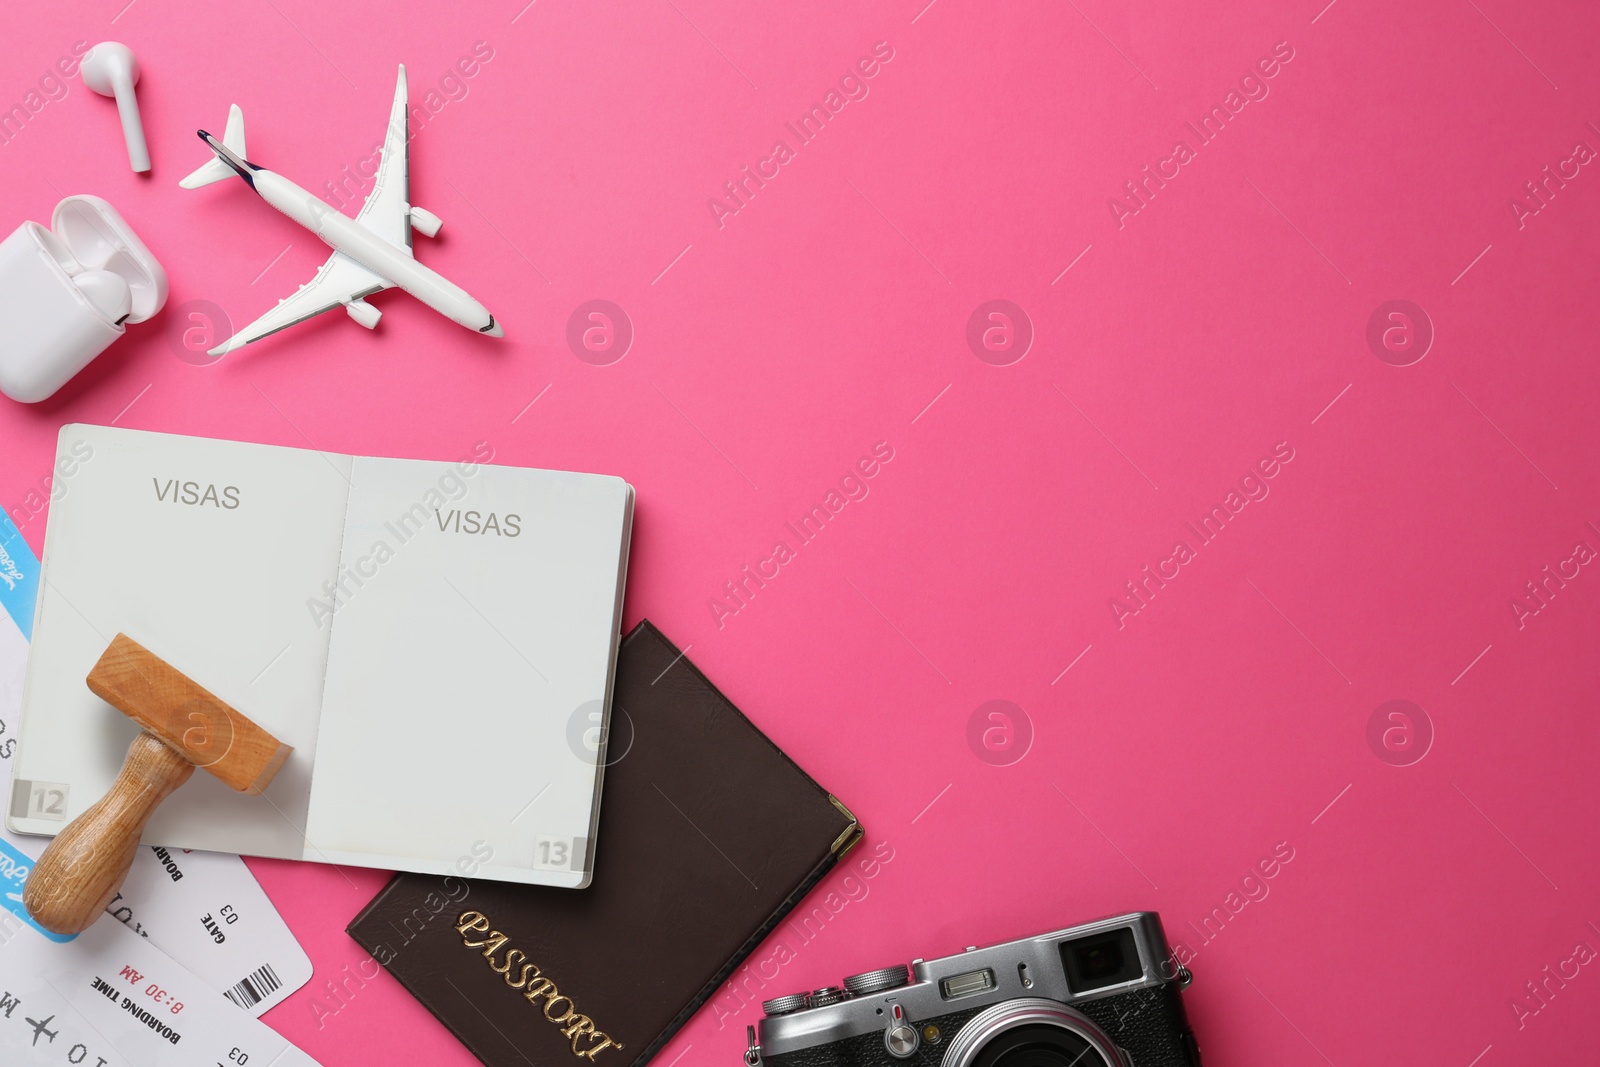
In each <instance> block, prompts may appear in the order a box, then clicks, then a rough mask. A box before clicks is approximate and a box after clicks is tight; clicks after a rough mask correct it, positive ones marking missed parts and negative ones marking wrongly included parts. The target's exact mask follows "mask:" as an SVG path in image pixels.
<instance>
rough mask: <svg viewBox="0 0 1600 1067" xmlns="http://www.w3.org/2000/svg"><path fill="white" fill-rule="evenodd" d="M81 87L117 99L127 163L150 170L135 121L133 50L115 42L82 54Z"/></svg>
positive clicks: (136, 71)
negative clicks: (125, 145) (125, 141)
mask: <svg viewBox="0 0 1600 1067" xmlns="http://www.w3.org/2000/svg"><path fill="white" fill-rule="evenodd" d="M78 69H79V70H80V71H81V72H82V74H83V84H84V85H86V86H87V87H89V88H90V89H93V90H94V91H95V92H97V93H99V94H100V95H101V96H114V97H116V98H117V111H118V113H119V114H120V115H121V116H122V136H123V137H124V138H125V139H126V140H127V142H128V163H129V164H130V165H131V166H132V167H133V169H134V170H136V171H138V172H139V173H141V174H142V173H144V172H145V171H148V170H149V169H150V149H149V148H147V147H146V146H145V143H144V125H143V123H141V122H140V121H139V101H138V100H137V99H135V98H134V95H133V87H134V85H135V84H136V83H137V82H138V81H139V60H138V58H137V57H136V56H134V54H133V49H131V48H129V47H128V46H127V45H125V44H118V43H117V42H116V41H106V42H105V43H103V44H97V45H95V46H94V47H93V48H91V49H89V51H88V52H86V53H85V54H84V57H83V63H82V65H81V66H80V67H79V68H78Z"/></svg>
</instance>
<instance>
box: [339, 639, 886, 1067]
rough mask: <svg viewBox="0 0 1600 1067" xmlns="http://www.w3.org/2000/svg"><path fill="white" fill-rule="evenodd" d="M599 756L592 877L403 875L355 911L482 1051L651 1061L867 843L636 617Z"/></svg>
mask: <svg viewBox="0 0 1600 1067" xmlns="http://www.w3.org/2000/svg"><path fill="white" fill-rule="evenodd" d="M605 758H606V759H607V761H608V763H609V766H608V768H607V770H606V784H605V795H604V804H603V807H602V810H601V815H600V819H601V833H600V835H599V840H600V844H599V847H598V850H597V852H596V855H595V860H594V881H593V883H592V884H591V885H590V886H589V888H587V889H579V890H572V889H560V888H551V887H545V886H529V885H513V884H509V883H504V882H487V881H474V880H470V879H466V878H457V877H454V876H451V875H446V876H443V877H440V876H436V875H419V874H397V875H395V877H394V879H393V880H392V881H390V882H389V884H388V885H387V886H385V887H384V889H383V891H382V892H380V893H379V894H378V895H377V896H376V897H374V898H373V900H372V902H371V903H369V904H368V905H367V906H366V908H365V909H363V910H362V912H361V914H359V915H357V916H356V917H355V919H354V920H353V921H352V922H351V923H350V925H349V927H347V930H348V932H349V934H350V936H351V937H353V938H355V940H356V941H357V942H358V943H359V944H360V945H361V946H362V947H363V948H365V949H366V950H367V951H368V952H370V953H372V956H373V959H375V960H376V961H377V962H378V963H380V964H382V965H383V966H384V967H386V968H387V969H388V971H389V973H391V974H392V975H394V976H395V978H397V979H398V980H399V981H400V983H401V985H403V986H405V988H406V989H407V990H408V991H410V993H411V994H412V995H413V996H415V997H416V998H417V999H418V1000H420V1001H421V1002H422V1003H423V1005H424V1006H425V1007H427V1009H428V1010H429V1011H431V1012H433V1014H434V1015H436V1016H437V1017H438V1018H439V1021H440V1022H442V1023H444V1024H445V1026H447V1027H449V1029H450V1030H451V1032H453V1033H454V1034H455V1035H456V1036H457V1037H458V1038H460V1039H461V1041H462V1042H463V1043H464V1044H465V1045H466V1046H467V1048H468V1049H470V1050H471V1051H472V1053H473V1055H475V1056H477V1057H478V1058H479V1059H480V1060H482V1061H483V1062H484V1063H486V1064H488V1065H490V1067H528V1065H529V1064H533V1065H535V1067H555V1065H558V1064H579V1065H581V1064H583V1063H585V1062H593V1063H599V1064H612V1065H613V1067H626V1065H630V1064H643V1063H645V1062H646V1061H648V1060H649V1059H650V1057H651V1056H652V1055H653V1054H654V1053H655V1052H656V1051H657V1050H658V1049H660V1048H661V1046H662V1045H664V1044H665V1043H666V1042H667V1041H668V1040H669V1039H670V1038H671V1037H672V1035H673V1034H674V1033H675V1032H676V1031H677V1029H678V1028H679V1027H680V1026H682V1025H683V1023H684V1022H686V1021H687V1020H688V1018H689V1016H690V1015H692V1014H693V1013H694V1011H695V1010H696V1009H697V1008H698V1007H699V1006H700V1005H701V1004H703V1003H704V1002H705V1001H706V999H707V998H708V997H709V996H710V995H711V994H712V993H713V992H714V991H715V990H716V988H717V987H718V986H719V985H720V984H721V983H722V982H723V981H724V980H725V979H726V978H727V977H728V975H729V974H731V973H732V971H733V969H734V968H735V967H737V966H738V965H739V964H740V963H741V962H742V961H743V960H744V958H745V957H746V956H747V955H749V954H750V952H751V951H752V950H753V949H754V948H755V947H756V945H758V944H759V943H760V942H761V940H762V939H763V938H764V937H765V936H766V935H767V934H768V933H769V932H770V931H771V930H772V929H773V928H774V927H775V926H776V925H777V924H778V922H779V921H781V920H782V919H783V917H784V916H785V915H786V914H788V913H789V911H790V910H791V909H792V908H793V907H794V906H795V905H796V904H797V903H799V901H800V899H801V898H802V897H803V896H804V895H805V894H806V893H807V891H809V890H810V889H811V888H812V887H813V886H815V885H816V884H817V882H818V881H819V880H821V878H822V877H823V875H825V874H826V873H827V872H828V871H829V870H830V869H831V868H832V867H833V866H834V864H835V863H837V862H838V861H839V859H840V858H841V857H843V855H844V854H845V853H846V852H847V851H848V850H849V849H850V848H852V847H853V846H854V845H855V844H856V843H857V842H858V841H859V840H860V839H861V833H862V832H861V828H860V825H859V824H858V823H857V822H856V819H855V817H854V816H853V815H851V814H850V812H849V811H848V810H847V809H846V808H845V807H844V806H843V805H842V804H840V803H839V802H838V801H837V800H836V799H835V798H834V797H833V796H831V795H830V794H829V793H828V792H827V791H826V790H824V789H823V788H822V787H821V786H819V785H818V784H817V783H816V782H815V781H813V780H812V779H811V778H810V776H808V775H807V774H806V773H805V772H804V771H802V770H801V769H800V768H799V767H798V766H796V765H795V763H794V761H793V760H791V759H789V757H788V756H786V755H784V754H783V752H781V751H780V750H779V749H778V747H777V746H776V745H774V744H773V743H772V742H771V741H770V740H768V739H767V737H766V736H765V735H764V734H762V733H761V731H760V730H758V729H756V727H755V726H754V725H753V724H752V723H751V722H750V720H749V719H747V718H745V716H744V715H743V714H742V713H741V712H740V711H739V709H738V708H736V707H734V706H733V704H732V703H731V702H729V700H728V698H727V697H725V696H723V695H722V693H720V692H719V691H718V690H717V687H716V686H714V685H712V684H711V682H710V681H709V680H707V678H706V677H705V675H703V674H701V673H700V670H699V669H698V668H697V667H696V666H695V665H694V664H693V663H692V662H690V661H689V659H688V657H687V656H685V655H684V654H683V653H681V652H680V651H678V649H677V648H676V647H674V646H673V644H672V642H670V641H668V640H667V639H666V637H664V636H663V635H662V634H661V632H660V631H659V630H657V629H656V628H655V627H654V626H653V625H651V624H650V623H649V622H648V621H645V622H641V623H640V624H639V625H638V626H636V627H635V628H634V629H633V631H632V632H631V633H630V634H628V636H627V637H626V638H625V639H624V640H623V643H622V648H621V651H620V653H619V655H618V660H617V677H616V690H615V695H614V698H613V707H612V734H611V737H610V738H609V740H608V744H607V752H606V756H605ZM534 787H535V788H536V786H534ZM530 791H531V790H530Z"/></svg>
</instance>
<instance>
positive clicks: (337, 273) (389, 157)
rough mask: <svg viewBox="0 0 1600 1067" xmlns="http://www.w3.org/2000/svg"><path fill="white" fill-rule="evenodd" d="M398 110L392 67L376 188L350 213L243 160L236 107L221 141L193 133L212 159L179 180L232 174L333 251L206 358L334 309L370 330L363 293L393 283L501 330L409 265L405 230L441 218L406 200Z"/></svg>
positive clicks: (482, 311) (373, 313) (481, 329)
mask: <svg viewBox="0 0 1600 1067" xmlns="http://www.w3.org/2000/svg"><path fill="white" fill-rule="evenodd" d="M406 107H407V104H406V68H405V66H404V65H401V67H400V78H399V81H398V82H397V83H396V84H395V89H394V107H393V108H391V109H390V112H389V130H388V133H387V135H386V136H385V137H384V141H383V154H382V158H381V160H380V162H379V164H378V174H377V184H376V185H374V186H373V189H372V192H371V193H369V194H368V195H367V199H366V202H365V203H363V204H362V205H361V210H360V211H359V212H357V214H356V217H355V218H353V219H352V218H349V217H348V216H346V215H344V214H343V213H341V212H340V211H338V210H336V209H334V208H333V207H331V206H329V205H328V204H326V203H324V202H323V201H322V200H320V199H319V198H317V197H315V196H312V195H311V194H310V193H308V192H306V191H305V190H304V189H302V188H300V187H299V186H298V185H296V184H295V183H294V182H292V181H290V180H289V179H288V178H285V177H283V176H282V175H281V174H274V173H273V172H272V171H270V170H267V169H265V168H264V167H258V166H256V164H254V163H251V162H250V161H249V160H247V159H245V158H244V153H245V148H244V112H243V111H241V110H240V109H239V105H238V104H235V105H233V107H232V108H231V109H230V110H229V112H228V125H227V128H226V129H225V130H224V131H223V135H222V140H221V141H220V142H219V141H218V140H217V139H216V138H215V137H213V136H211V135H210V134H209V133H207V132H206V131H205V130H201V131H199V133H200V139H201V140H202V141H204V142H205V143H206V144H207V145H209V146H210V147H211V151H212V152H214V153H215V154H216V158H215V159H210V160H207V161H206V162H205V163H204V164H203V165H202V166H201V167H200V168H199V169H198V170H196V171H195V172H194V173H193V174H190V175H189V176H188V177H187V178H184V179H183V181H181V182H179V183H178V184H179V185H181V186H183V188H185V189H198V188H200V186H202V185H210V184H211V183H212V182H220V181H222V180H223V179H224V178H227V177H230V176H231V175H234V174H237V175H238V176H239V177H241V178H243V179H244V180H245V182H247V183H248V184H249V186H250V187H251V188H252V189H254V190H255V191H256V193H257V195H259V196H260V197H261V199H263V200H265V201H266V202H267V203H269V204H271V205H272V206H273V207H275V208H277V209H278V210H279V211H281V212H283V213H284V214H285V215H287V216H289V217H290V218H291V219H293V220H294V221H295V222H298V223H299V224H300V225H302V226H304V227H305V228H306V229H308V230H310V231H311V232H312V233H314V234H316V235H317V236H318V237H320V238H321V239H322V240H323V242H324V243H325V244H327V245H328V246H329V247H330V248H332V249H333V255H331V256H329V257H328V261H327V262H326V263H324V264H323V265H322V269H321V270H319V271H317V275H316V277H314V278H312V279H311V281H309V282H307V283H306V284H305V285H302V286H301V287H300V288H299V289H298V290H296V291H295V292H294V294H293V295H291V296H288V297H285V298H284V299H282V300H280V301H278V304H277V306H276V307H274V308H273V309H272V310H271V311H269V312H267V313H266V314H265V315H263V316H261V317H260V318H259V319H257V320H256V321H254V322H252V323H251V324H250V325H248V326H246V327H245V328H244V329H242V330H240V331H239V332H238V333H236V334H234V335H233V336H232V337H230V338H228V339H227V340H226V341H224V342H222V344H220V345H218V346H217V347H216V348H213V349H211V351H210V352H209V353H208V354H209V355H213V356H220V355H223V354H225V353H228V352H232V351H233V350H234V349H236V348H240V347H243V346H244V345H247V344H249V343H250V342H252V341H259V340H260V339H261V338H263V337H266V336H267V335H268V334H273V333H277V332H278V331H279V330H283V329H287V328H288V327H290V326H293V325H295V324H296V323H300V322H304V321H305V320H307V319H309V318H312V317H313V316H316V315H320V314H322V313H323V312H324V311H332V310H333V309H334V308H337V307H343V308H344V309H345V310H346V311H347V312H349V313H350V317H351V318H352V319H355V320H356V321H357V322H359V323H360V324H361V325H363V326H365V327H366V328H367V329H369V330H370V329H373V328H374V327H376V326H377V325H378V319H380V318H382V316H383V312H381V311H379V310H378V309H377V308H375V307H373V306H372V305H371V304H369V303H367V301H366V298H367V297H369V296H371V295H372V294H373V293H378V292H382V291H383V290H385V289H392V288H400V289H404V290H405V291H406V292H408V293H410V294H411V295H412V296H414V297H416V298H417V299H418V300H420V301H422V302H423V303H424V304H426V305H428V306H429V307H431V308H432V309H433V310H435V311H437V312H438V313H439V314H441V315H443V316H444V317H445V318H447V319H451V320H453V321H455V322H459V323H460V324H461V325H463V326H465V327H466V328H467V329H469V330H476V331H477V332H478V333H485V334H488V335H489V336H490V337H504V336H505V330H503V329H502V328H501V326H500V324H499V323H497V322H496V321H495V319H494V316H493V315H491V314H489V309H488V308H486V307H484V306H483V305H482V304H480V303H478V302H477V301H476V300H474V299H473V298H472V297H471V296H470V295H469V294H468V293H467V291H466V290H465V289H463V288H461V287H460V286H459V285H456V284H455V283H454V282H451V281H449V280H448V279H446V278H444V277H442V276H441V275H440V274H439V273H438V272H437V271H433V270H429V269H428V268H427V267H424V266H423V265H422V264H421V263H418V262H417V261H416V258H415V255H414V253H413V252H412V251H411V231H412V230H413V229H416V230H420V231H421V232H422V233H423V235H424V236H427V237H432V236H434V235H435V234H437V233H438V232H439V227H440V226H441V225H443V223H441V222H440V220H439V217H438V216H437V215H435V214H433V213H432V212H430V211H425V210H423V209H422V208H420V207H413V206H412V205H411V204H410V203H409V202H408V200H409V198H410V186H411V178H410V168H409V165H408V162H407V151H406V142H407V136H406V117H407V116H406Z"/></svg>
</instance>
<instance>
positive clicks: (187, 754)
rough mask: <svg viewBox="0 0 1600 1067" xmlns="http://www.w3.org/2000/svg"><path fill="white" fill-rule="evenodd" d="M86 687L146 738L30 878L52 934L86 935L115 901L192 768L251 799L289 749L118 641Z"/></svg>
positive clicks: (34, 905) (137, 741)
mask: <svg viewBox="0 0 1600 1067" xmlns="http://www.w3.org/2000/svg"><path fill="white" fill-rule="evenodd" d="M87 681H88V683H89V689H90V690H91V691H92V692H93V693H94V695H95V696H97V697H99V698H100V699H101V700H104V701H105V702H106V703H108V704H110V705H111V706H112V707H114V708H116V709H117V710H118V711H120V712H122V713H123V714H124V715H126V716H128V718H130V719H132V720H133V721H134V722H136V723H138V724H139V725H140V726H142V727H144V731H143V732H142V733H141V734H139V736H138V737H135V738H134V739H133V744H131V745H129V746H128V756H127V759H126V760H124V761H123V764H122V770H121V772H120V773H119V774H118V775H117V779H116V781H115V782H113V783H112V785H111V789H110V790H109V791H107V793H106V795H105V796H103V797H101V798H100V799H99V800H98V801H96V802H95V803H94V804H93V805H92V806H90V807H89V809H88V810H86V811H85V812H84V813H83V814H82V815H80V816H78V817H77V818H76V819H74V820H73V821H72V822H71V823H70V824H69V825H68V826H67V828H66V829H65V830H63V831H61V833H60V834H58V835H57V836H56V838H55V840H53V841H51V842H50V844H49V846H48V847H47V848H46V849H45V850H44V855H42V856H40V857H39V862H38V863H37V864H35V865H34V867H33V870H32V871H31V872H30V873H29V875H28V880H27V883H26V887H25V888H24V889H23V903H24V904H25V905H26V906H27V909H28V914H30V915H32V916H33V918H34V919H35V921H37V922H38V923H39V925H40V926H42V927H44V928H45V929H47V930H52V931H54V932H55V933H58V934H76V933H79V932H80V931H82V930H85V929H87V928H88V926H89V924H90V923H92V922H94V920H95V919H96V918H97V917H99V915H100V913H101V912H102V911H104V910H105V908H106V905H108V904H109V903H111V898H112V897H113V896H115V895H116V892H117V890H118V889H120V888H121V887H122V881H123V879H124V878H126V877H127V876H128V867H129V866H130V865H131V864H132V863H133V856H134V853H135V852H136V851H137V849H138V847H139V837H140V835H141V834H142V833H143V832H144V826H145V823H146V822H147V821H149V819H150V816H151V814H152V813H153V812H154V811H155V809H156V806H157V805H159V804H160V803H161V802H162V801H163V800H165V799H166V798H167V796H168V795H169V794H171V793H172V791H173V790H174V789H177V788H178V787H179V786H180V785H182V784H183V783H184V782H186V781H188V780H189V776H190V775H191V774H193V773H194V769H195V768H196V767H202V768H204V769H205V770H207V771H210V772H211V773H212V774H213V775H214V776H216V777H217V778H218V779H220V780H221V781H222V782H223V783H224V784H226V785H227V786H229V787H230V788H232V789H236V790H238V791H239V792H241V793H248V794H256V793H260V792H261V791H262V790H264V789H266V788H267V785H268V784H269V783H270V782H271V781H272V778H273V776H274V775H276V774H277V773H278V770H279V768H281V767H282V766H283V763H284V761H285V760H286V759H288V758H289V753H290V752H291V751H293V749H292V748H291V746H289V745H286V744H284V743H283V742H281V741H279V740H278V739H277V738H275V737H273V736H272V735H271V734H269V733H267V731H265V730H263V729H262V728H261V727H259V726H257V725H256V724H255V723H253V722H251V721H250V720H249V719H248V718H246V717H245V716H244V715H242V714H240V713H239V712H238V711H236V710H235V709H233V708H231V707H229V706H228V705H227V704H225V703H224V702H223V701H221V700H220V699H218V698H217V697H216V696H214V695H212V694H211V693H209V692H207V691H206V690H205V689H204V688H202V687H201V686H200V685H199V684H198V683H196V682H195V681H193V680H192V679H191V678H189V677H188V676H187V675H185V674H184V673H183V672H182V671H180V670H178V669H177V668H176V667H174V666H172V665H171V664H169V663H167V662H166V661H165V660H162V659H161V658H160V657H158V656H156V655H155V653H153V652H151V651H150V650H149V649H146V648H144V647H143V646H141V645H140V644H138V643H137V642H135V641H133V640H132V639H130V638H128V637H127V636H125V635H123V634H118V635H117V636H116V637H115V638H113V639H112V641H111V644H110V645H108V646H107V647H106V650H105V652H104V653H103V654H102V655H101V656H100V659H99V661H98V662H97V663H96V664H95V665H94V669H93V670H91V671H90V672H89V676H88V679H87Z"/></svg>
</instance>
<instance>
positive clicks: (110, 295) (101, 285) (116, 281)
mask: <svg viewBox="0 0 1600 1067" xmlns="http://www.w3.org/2000/svg"><path fill="white" fill-rule="evenodd" d="M72 284H73V285H76V286H77V287H78V289H79V290H80V291H81V292H82V293H83V295H84V296H86V297H88V298H89V303H91V304H93V305H94V306H95V307H96V308H98V309H99V310H100V312H101V313H102V314H104V315H105V317H106V318H108V319H110V320H111V321H112V322H113V323H116V324H118V325H120V324H121V323H122V320H123V319H125V318H127V317H128V315H129V314H131V313H132V311H133V290H132V289H130V288H128V280H127V279H126V278H124V277H123V276H122V275H120V274H112V273H111V272H110V271H108V270H86V271H84V272H83V273H82V274H74V275H73V276H72Z"/></svg>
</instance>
